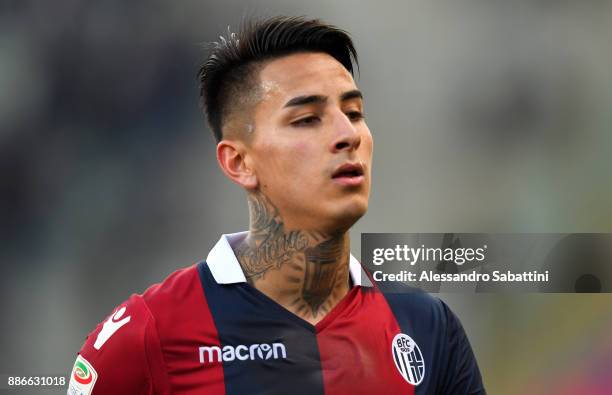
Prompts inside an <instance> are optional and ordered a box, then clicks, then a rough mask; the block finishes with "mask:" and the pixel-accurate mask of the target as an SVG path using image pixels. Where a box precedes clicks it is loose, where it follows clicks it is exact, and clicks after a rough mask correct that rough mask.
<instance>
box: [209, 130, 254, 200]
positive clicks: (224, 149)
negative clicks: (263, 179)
mask: <svg viewBox="0 0 612 395" xmlns="http://www.w3.org/2000/svg"><path fill="white" fill-rule="evenodd" d="M217 162H219V166H220V167H221V170H223V173H225V175H226V176H227V177H228V178H229V179H230V180H232V181H234V182H235V183H236V184H238V185H240V186H241V187H243V188H245V189H247V190H253V189H255V188H257V186H258V185H259V182H258V180H257V176H256V175H255V172H254V169H253V168H252V166H250V164H249V161H248V160H247V150H246V147H245V145H244V143H242V142H241V141H237V140H221V141H220V142H219V144H217Z"/></svg>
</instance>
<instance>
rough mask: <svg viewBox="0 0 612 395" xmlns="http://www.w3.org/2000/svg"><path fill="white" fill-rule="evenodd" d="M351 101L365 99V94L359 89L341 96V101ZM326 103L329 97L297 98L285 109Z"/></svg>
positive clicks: (309, 96)
mask: <svg viewBox="0 0 612 395" xmlns="http://www.w3.org/2000/svg"><path fill="white" fill-rule="evenodd" d="M351 99H363V94H362V93H361V91H360V90H359V89H353V90H350V91H348V92H344V93H343V94H342V95H340V101H346V100H351ZM325 102H327V96H323V95H306V96H297V97H294V98H293V99H291V100H289V101H288V102H287V103H285V105H284V106H283V108H286V107H297V106H303V105H306V104H322V103H325Z"/></svg>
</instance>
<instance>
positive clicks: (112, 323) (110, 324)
mask: <svg viewBox="0 0 612 395" xmlns="http://www.w3.org/2000/svg"><path fill="white" fill-rule="evenodd" d="M124 313H125V306H124V307H122V308H120V309H119V310H117V312H116V313H115V314H113V315H111V316H110V317H108V319H107V320H106V321H104V324H103V325H102V330H101V331H100V333H98V337H97V338H96V342H95V343H94V348H95V349H96V350H99V349H100V348H101V347H102V346H103V345H104V343H106V341H107V340H108V339H109V338H110V337H111V336H112V335H113V334H114V333H115V332H117V330H119V328H121V327H122V326H123V325H125V324H127V323H128V322H130V319H131V318H132V317H131V316H127V317H125V318H124V319H121V317H123V314H124Z"/></svg>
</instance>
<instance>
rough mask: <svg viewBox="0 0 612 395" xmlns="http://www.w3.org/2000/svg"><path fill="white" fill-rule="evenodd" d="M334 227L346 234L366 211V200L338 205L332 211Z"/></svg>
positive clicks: (355, 200) (356, 200)
mask: <svg viewBox="0 0 612 395" xmlns="http://www.w3.org/2000/svg"><path fill="white" fill-rule="evenodd" d="M333 211H334V212H333V215H332V217H333V218H334V227H335V228H336V230H337V231H341V232H346V231H348V230H349V229H350V228H351V226H353V225H354V224H355V222H357V221H358V220H359V218H361V217H363V215H364V214H365V213H366V211H368V201H367V199H354V200H353V201H351V202H347V204H338V205H337V206H336V207H334V209H333Z"/></svg>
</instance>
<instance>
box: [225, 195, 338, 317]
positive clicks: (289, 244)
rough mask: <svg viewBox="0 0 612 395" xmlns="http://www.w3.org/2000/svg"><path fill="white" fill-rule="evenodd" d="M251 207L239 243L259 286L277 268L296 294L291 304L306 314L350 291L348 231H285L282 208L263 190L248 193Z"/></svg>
mask: <svg viewBox="0 0 612 395" xmlns="http://www.w3.org/2000/svg"><path fill="white" fill-rule="evenodd" d="M249 210H250V215H251V226H250V232H249V235H248V237H247V238H246V239H245V240H243V241H242V242H241V243H240V244H239V245H237V246H235V252H236V257H237V258H238V261H239V262H240V265H241V266H242V269H243V271H244V273H245V276H246V278H247V281H248V282H249V283H250V284H251V285H253V286H255V287H257V285H258V284H261V282H264V281H266V274H267V273H269V272H270V271H273V270H278V271H280V272H281V273H282V278H283V287H284V286H285V285H286V286H287V287H288V290H287V292H289V293H291V295H292V300H291V301H290V302H289V304H288V306H287V307H288V308H289V309H291V310H293V311H294V312H295V313H297V314H298V315H299V316H302V317H306V318H317V317H319V316H321V315H324V314H326V313H327V312H329V311H330V310H331V309H332V308H333V306H334V305H335V304H336V303H337V302H338V301H339V300H340V299H341V298H342V297H343V296H344V294H345V293H346V292H348V259H349V241H348V234H346V233H343V234H339V235H327V234H324V233H321V232H315V231H304V230H290V231H286V230H285V229H284V225H283V220H282V218H281V217H280V215H279V212H278V209H277V208H276V207H275V206H274V205H273V204H272V203H271V202H270V200H269V199H267V198H266V197H265V196H264V195H263V194H262V193H251V194H249ZM293 295H294V296H293Z"/></svg>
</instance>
